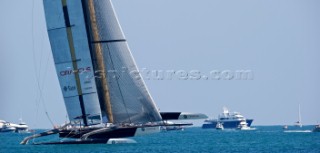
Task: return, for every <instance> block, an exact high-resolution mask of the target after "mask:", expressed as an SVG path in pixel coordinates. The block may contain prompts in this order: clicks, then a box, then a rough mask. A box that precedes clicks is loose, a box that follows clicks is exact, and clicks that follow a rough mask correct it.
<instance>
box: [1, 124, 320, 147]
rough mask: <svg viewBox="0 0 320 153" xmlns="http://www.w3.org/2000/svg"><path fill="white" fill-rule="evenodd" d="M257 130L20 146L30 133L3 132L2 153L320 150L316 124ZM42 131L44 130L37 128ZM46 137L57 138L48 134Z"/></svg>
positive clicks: (188, 131) (202, 131) (171, 133)
mask: <svg viewBox="0 0 320 153" xmlns="http://www.w3.org/2000/svg"><path fill="white" fill-rule="evenodd" d="M255 128H256V130H252V131H238V130H224V131H218V130H215V129H201V128H200V127H191V128H186V129H185V130H184V131H167V132H161V133H157V134H151V135H147V136H141V137H134V138H132V139H134V140H135V141H136V142H137V143H135V144H91V145H30V144H29V145H20V144H19V143H20V141H21V140H22V139H23V138H24V137H25V136H28V135H30V134H18V133H0V153H7V152H8V153H10V152H15V153H17V152H23V153H29V152H46V153H47V152H48V153H51V152H52V153H56V152H58V153H59V152H62V153H77V152H79V153H80V152H81V153H86V152H90V153H91V152H92V153H95V152H97V153H99V152H110V153H118V152H119V153H126V152H128V153H153V152H160V153H162V152H163V153H167V152H169V153H175V152H176V153H188V152H192V153H194V152H200V153H206V152H217V153H229V152H237V153H242V152H244V153H251V152H252V153H259V152H265V153H270V152H272V153H276V152H281V153H295V152H297V153H303V152H306V153H320V133H316V132H311V130H312V128H313V126H304V127H303V129H299V131H295V130H291V131H290V130H289V131H287V132H284V131H283V130H282V127H281V126H257V127H255ZM38 131H41V130H38ZM46 139H56V138H55V137H52V136H51V137H48V138H46Z"/></svg>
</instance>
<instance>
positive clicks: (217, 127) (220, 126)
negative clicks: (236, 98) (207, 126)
mask: <svg viewBox="0 0 320 153" xmlns="http://www.w3.org/2000/svg"><path fill="white" fill-rule="evenodd" d="M216 129H217V130H223V129H224V127H223V125H222V123H220V122H218V123H217V125H216Z"/></svg>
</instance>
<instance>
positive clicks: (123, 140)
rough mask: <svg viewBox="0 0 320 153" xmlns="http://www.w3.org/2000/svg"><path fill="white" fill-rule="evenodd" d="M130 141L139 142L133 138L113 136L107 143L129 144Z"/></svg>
mask: <svg viewBox="0 0 320 153" xmlns="http://www.w3.org/2000/svg"><path fill="white" fill-rule="evenodd" d="M129 143H137V142H136V141H135V140H133V139H128V138H112V139H109V140H108V142H107V144H129Z"/></svg>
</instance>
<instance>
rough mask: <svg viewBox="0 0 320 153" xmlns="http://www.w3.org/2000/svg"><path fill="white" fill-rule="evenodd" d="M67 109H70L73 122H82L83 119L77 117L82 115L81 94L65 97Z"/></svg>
mask: <svg viewBox="0 0 320 153" xmlns="http://www.w3.org/2000/svg"><path fill="white" fill-rule="evenodd" d="M64 101H65V105H66V109H67V110H68V111H67V113H68V117H69V120H70V121H71V122H73V123H77V122H81V123H83V122H82V120H79V119H76V118H78V117H79V116H82V112H81V107H80V105H79V103H80V100H79V96H75V97H65V98H64Z"/></svg>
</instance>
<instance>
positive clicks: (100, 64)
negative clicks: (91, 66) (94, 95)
mask: <svg viewBox="0 0 320 153" xmlns="http://www.w3.org/2000/svg"><path fill="white" fill-rule="evenodd" d="M87 2H88V3H87V5H88V10H89V17H90V26H91V35H92V39H93V40H92V42H97V41H100V37H99V31H98V27H97V19H96V13H95V6H94V2H93V0H88V1H87ZM92 49H93V50H92V51H93V52H94V53H95V54H94V55H95V59H96V60H97V63H96V65H97V70H98V71H105V70H106V67H105V64H104V58H103V53H102V47H101V44H100V43H93V48H92ZM101 74H102V77H101V78H99V79H100V81H99V82H100V83H101V87H102V89H103V93H102V97H103V101H104V103H105V109H106V110H105V111H106V113H107V116H108V121H109V122H110V123H113V122H114V119H113V114H112V108H111V107H112V106H111V101H110V94H109V87H108V83H107V75H105V73H101Z"/></svg>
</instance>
